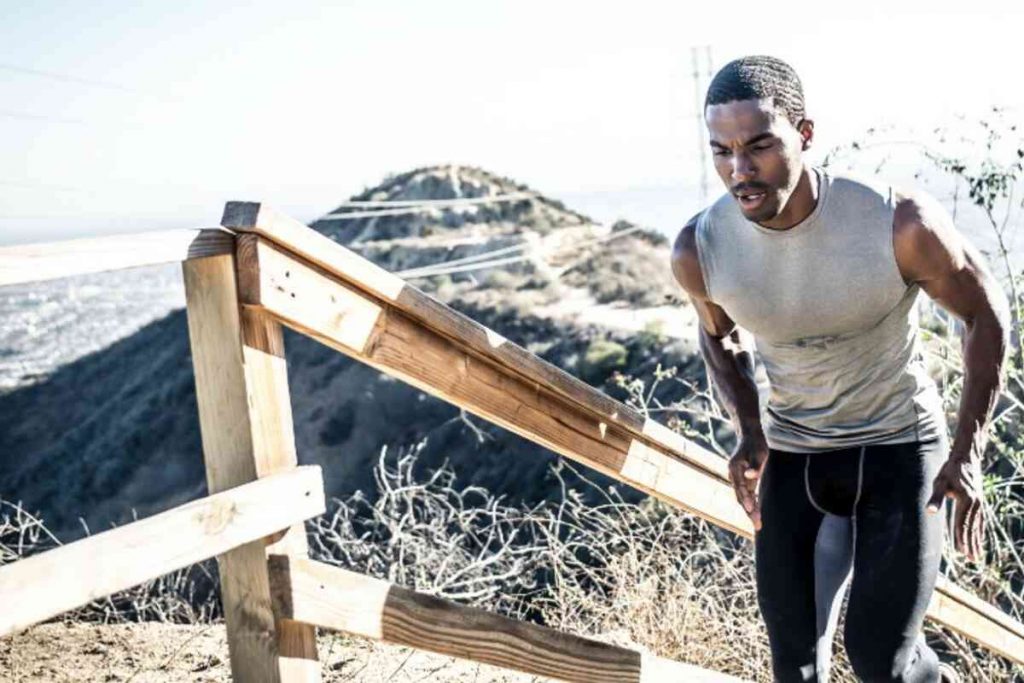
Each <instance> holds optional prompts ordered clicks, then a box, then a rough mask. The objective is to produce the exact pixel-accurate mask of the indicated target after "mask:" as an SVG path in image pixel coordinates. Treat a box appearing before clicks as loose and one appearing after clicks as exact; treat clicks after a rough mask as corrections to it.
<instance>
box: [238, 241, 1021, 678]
mask: <svg viewBox="0 0 1024 683" xmlns="http://www.w3.org/2000/svg"><path fill="white" fill-rule="evenodd" d="M239 242H240V244H241V243H247V244H248V246H247V247H246V248H245V258H244V259H243V260H240V262H239V270H240V279H241V281H242V283H243V287H242V291H241V293H240V296H241V300H242V301H243V303H244V304H246V305H247V306H251V307H254V308H258V309H259V310H264V311H267V312H268V313H270V314H272V315H274V316H275V317H277V318H278V319H280V320H281V321H282V322H284V323H285V324H287V325H289V326H290V327H293V328H294V329H296V330H298V331H299V332H303V333H305V334H307V335H309V336H312V337H313V338H315V339H318V340H319V341H321V342H323V343H324V344H327V345H328V346H331V347H332V348H335V349H337V350H339V351H341V352H343V353H345V354H347V355H350V356H352V357H354V358H356V359H358V360H360V361H362V362H364V363H366V364H368V365H370V366H372V367H375V368H377V369H379V370H381V371H382V372H386V373H388V374H391V375H393V376H396V377H399V378H400V379H403V380H404V381H406V382H408V383H410V384H412V385H414V386H417V387H419V388H421V389H423V390H424V391H427V392H429V393H431V394H433V395H435V396H438V397H440V398H443V399H445V400H447V401H449V402H451V403H454V404H456V405H459V406H461V407H463V408H466V409H467V410H470V411H471V412H473V413H475V414H477V415H479V416H481V417H483V418H485V419H487V420H490V421H491V422H494V423H495V424H499V425H501V426H503V427H505V428H507V429H509V430H511V431H513V432H515V433H517V434H520V435H522V436H524V437H525V438H528V439H530V440H532V441H534V442H536V443H539V444H541V445H543V446H545V447H547V448H550V449H552V450H554V451H556V452H558V453H561V454H563V455H565V456H567V457H569V458H572V459H574V460H577V461H579V462H582V463H584V464H586V465H588V466H590V467H593V468H595V469H597V470H599V471H601V472H604V473H605V474H608V475H610V476H612V477H615V478H617V479H619V480H620V481H624V482H626V483H628V484H630V485H632V486H634V487H636V488H638V489H640V490H642V491H645V492H647V493H650V494H651V495H654V496H656V497H658V498H660V499H662V500H664V501H666V502H668V503H670V504H672V505H674V506H676V507H680V508H683V509H685V510H688V511H690V512H693V513H694V514H697V515H699V516H701V517H703V518H704V519H707V520H708V521H710V522H712V523H714V524H717V525H718V526H721V527H723V528H725V529H729V530H730V531H734V532H736V533H738V534H741V535H743V536H745V537H747V538H753V529H752V527H751V525H750V521H749V519H748V518H747V516H746V514H745V513H744V512H743V510H742V509H741V508H740V506H739V504H738V503H736V501H735V495H734V493H733V490H732V487H731V485H730V484H729V483H728V482H727V479H723V478H722V477H721V476H718V475H716V474H712V473H710V472H709V471H708V469H707V468H703V467H700V466H699V462H695V461H694V459H693V458H686V459H683V458H682V457H681V455H680V451H681V450H682V449H683V448H686V447H687V444H688V442H687V441H686V440H685V439H683V437H681V436H679V435H675V434H674V433H672V432H670V430H668V429H666V428H664V427H661V426H658V427H653V426H652V424H653V423H648V424H645V425H644V426H643V428H642V429H641V432H642V433H643V434H644V435H645V436H646V437H647V438H646V439H643V438H639V437H638V436H637V430H636V429H629V428H626V427H625V426H624V425H623V424H622V423H620V422H605V421H604V418H605V417H606V416H607V411H606V410H605V411H599V410H597V409H596V408H588V407H587V406H584V405H583V404H581V403H578V402H573V401H571V400H568V399H567V397H566V396H565V394H564V393H561V392H557V391H554V390H553V389H552V388H551V386H550V385H549V384H548V383H547V382H545V381H541V380H540V379H535V380H532V381H531V380H529V379H526V378H524V377H523V376H522V374H521V373H519V372H516V371H512V370H510V369H509V368H506V367H504V366H502V365H501V364H500V363H498V362H496V361H494V360H493V359H492V360H488V359H484V358H482V357H481V356H480V355H479V354H477V353H476V352H475V351H473V350H471V349H468V348H467V347H465V346H463V345H461V344H460V343H459V342H458V340H456V339H454V338H453V337H451V336H448V335H442V334H440V333H438V332H437V331H435V330H434V329H432V328H431V327H430V326H429V325H428V324H426V323H424V322H423V321H422V320H420V319H416V318H413V317H412V316H410V315H408V314H406V312H405V311H402V310H399V308H398V307H397V306H396V305H395V304H394V302H393V301H392V302H388V301H385V300H384V299H380V298H376V297H373V296H372V295H370V294H369V293H368V292H367V291H366V290H365V289H363V290H360V289H357V288H355V287H353V286H351V285H350V284H349V283H348V282H344V281H343V280H342V278H340V277H339V276H338V275H337V274H336V273H334V272H330V271H328V270H326V269H324V268H322V267H319V266H317V265H315V264H312V263H309V262H308V261H306V260H305V259H304V258H302V257H299V256H297V255H295V254H293V253H291V252H289V251H287V250H285V249H283V248H280V247H278V246H276V245H274V244H272V243H270V242H269V241H267V240H265V239H263V238H261V237H258V236H256V235H240V236H239ZM438 305H440V304H438ZM485 329H486V328H485ZM537 362H538V363H543V361H540V360H539V359H538V360H537ZM595 391H596V390H595ZM606 398H608V400H609V401H612V399H611V398H609V397H606ZM613 402H614V401H613ZM619 405H621V404H619ZM623 408H625V406H623ZM672 444H676V446H673V445H672ZM712 457H713V456H712ZM936 590H937V591H938V593H939V594H940V597H939V598H936V599H935V600H933V603H932V606H931V607H930V608H929V612H928V615H929V616H930V617H931V618H933V619H935V620H936V621H938V622H939V623H942V624H944V625H946V626H949V627H950V628H953V629H955V630H959V631H961V632H963V633H964V635H966V636H968V637H970V638H972V639H974V640H975V641H976V642H978V643H980V644H982V645H985V646H988V647H991V648H992V649H994V650H996V651H998V652H1000V653H1002V654H1004V655H1005V656H1007V657H1009V658H1010V659H1013V660H1015V661H1018V662H1021V663H1024V647H1021V645H1022V644H1024V641H1021V640H1020V638H1021V634H1024V626H1022V625H1021V624H1020V623H1019V622H1017V621H1016V620H1014V619H1012V618H1010V617H1009V616H1007V615H1005V614H1003V613H1001V612H1000V611H999V610H997V609H996V608H994V607H992V606H991V605H988V604H987V603H985V602H983V601H981V600H979V599H978V598H977V597H975V596H972V595H970V594H967V593H966V592H963V591H960V592H958V593H956V594H954V593H952V592H950V589H949V586H948V584H944V583H940V584H939V586H938V587H937V589H936ZM997 615H1002V616H997Z"/></svg>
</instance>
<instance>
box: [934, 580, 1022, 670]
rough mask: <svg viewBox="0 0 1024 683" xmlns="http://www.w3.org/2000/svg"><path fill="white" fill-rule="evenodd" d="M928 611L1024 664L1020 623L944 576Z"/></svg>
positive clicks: (969, 635)
mask: <svg viewBox="0 0 1024 683" xmlns="http://www.w3.org/2000/svg"><path fill="white" fill-rule="evenodd" d="M927 614H928V616H929V617H931V618H932V619H934V620H935V621H937V622H939V623H940V624H942V625H944V626H946V627H948V628H950V629H952V630H953V631H956V632H957V633H959V634H961V635H963V636H965V637H967V638H970V639H972V640H974V641H976V642H979V643H982V644H983V645H985V646H986V647H988V648H990V649H992V650H994V651H995V652H997V653H999V654H1001V655H1002V656H1004V657H1006V658H1007V659H1011V660H1013V661H1016V662H1017V663H1019V664H1024V635H1022V633H1021V625H1020V623H1018V622H1016V621H1014V620H1013V619H1012V618H1010V617H1009V616H1008V615H1007V614H1006V613H1004V612H1002V611H1000V610H998V609H996V608H995V607H993V606H992V605H989V604H988V603H985V602H982V601H980V600H979V599H978V598H977V597H975V596H974V595H972V594H970V593H968V592H967V591H965V590H964V589H963V588H960V587H959V586H957V585H956V584H954V583H952V582H950V581H948V580H947V579H945V578H943V577H939V581H938V583H937V585H936V587H935V592H934V593H932V598H931V602H929V604H928V612H927Z"/></svg>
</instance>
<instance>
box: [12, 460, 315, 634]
mask: <svg viewBox="0 0 1024 683" xmlns="http://www.w3.org/2000/svg"><path fill="white" fill-rule="evenodd" d="M268 500H276V501H287V505H268V504H267V501H268ZM323 512H324V491H323V477H322V476H321V474H320V468H319V467H318V466H307V467H300V468H298V469H294V470H292V471H290V472H282V473H280V474H276V475H273V476H270V477H267V478H265V479H260V480H259V481H255V482H252V483H250V484H245V485H243V486H239V487H237V488H233V489H228V490H227V491H223V492H221V493H216V494H214V495H212V496H208V497H206V498H201V499H199V500H196V501H192V502H191V503H186V504H184V505H181V506H179V507H176V508H173V509H171V510H167V511H165V512H160V513H158V514H155V515H153V516H151V517H147V518H145V519H142V520H139V521H137V522H132V523H131V524H126V525H125V526H122V527H117V528H116V529H111V530H110V531H104V532H102V533H99V534H96V535H95V536H90V537H88V538H85V539H82V540H80V541H76V542H74V543H70V544H68V545H65V546H61V547H59V548H55V549H53V550H48V551H46V552H44V553H40V554H38V555H33V556H31V557H28V558H25V559H24V560H18V561H16V562H12V563H10V564H7V565H4V566H3V567H0V605H3V608H2V609H0V636H5V635H7V634H9V633H13V632H16V631H19V630H21V629H24V628H27V627H29V626H31V625H33V624H36V623H39V622H40V621H43V620H45V619H49V618H50V617H53V616H55V615H57V614H60V613H61V612H66V611H67V610H70V609H74V608H75V607H78V606H80V605H84V604H86V603H88V602H89V601H91V600H95V599H97V598H102V597H105V596H107V595H110V594H112V593H116V592H117V591H120V590H124V589H126V588H130V587H132V586H135V585H138V584H140V583H144V582H146V581H149V580H150V579H155V578H157V577H159V576H162V575H164V574H167V573H168V572H172V571H174V570H176V569H181V568H182V567H187V566H189V565H190V564H195V563H196V562H200V561H202V560H205V559H207V558H209V557H213V556H214V555H219V554H221V553H224V552H227V551H228V550H231V549H232V548H237V547H239V546H242V545H245V544H248V543H251V542H254V541H259V539H261V538H264V537H266V536H270V535H272V534H274V533H275V532H278V531H281V530H283V529H287V528H288V527H289V526H291V525H292V524H295V523H296V522H302V521H304V520H306V519H309V518H310V517H316V516H317V515H319V514H322V513H323Z"/></svg>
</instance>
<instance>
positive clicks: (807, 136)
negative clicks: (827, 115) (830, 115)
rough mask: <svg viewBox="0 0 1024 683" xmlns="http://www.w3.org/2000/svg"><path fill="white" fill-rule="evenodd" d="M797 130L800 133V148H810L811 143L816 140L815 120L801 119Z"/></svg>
mask: <svg viewBox="0 0 1024 683" xmlns="http://www.w3.org/2000/svg"><path fill="white" fill-rule="evenodd" d="M796 130H797V132H798V133H800V143H801V144H800V149H802V150H808V149H810V148H811V143H812V142H814V121H812V120H811V119H801V120H800V123H798V124H797V125H796Z"/></svg>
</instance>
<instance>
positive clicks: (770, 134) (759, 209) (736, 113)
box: [704, 100, 813, 223]
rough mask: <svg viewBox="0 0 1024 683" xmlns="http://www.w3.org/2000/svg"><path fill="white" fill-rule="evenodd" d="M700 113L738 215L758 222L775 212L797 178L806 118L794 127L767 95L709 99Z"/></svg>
mask: <svg viewBox="0 0 1024 683" xmlns="http://www.w3.org/2000/svg"><path fill="white" fill-rule="evenodd" d="M704 114H705V120H706V121H707V124H708V131H709V132H710V136H711V140H710V142H711V151H712V155H713V158H714V162H715V170H716V171H718V175H719V177H720V178H721V179H722V182H724V183H725V187H726V189H728V190H729V192H730V193H731V194H732V196H733V197H734V198H735V199H736V201H737V202H738V203H739V205H740V210H741V211H742V212H743V215H744V216H745V217H746V218H747V220H750V221H754V222H757V223H767V222H769V221H771V220H772V219H773V218H776V217H777V216H778V215H779V214H780V213H782V211H783V209H785V208H786V204H787V202H788V201H789V198H790V196H791V195H792V194H793V190H795V189H796V185H797V182H798V181H799V180H800V170H801V168H802V162H801V154H802V152H803V150H804V149H806V147H807V146H808V145H809V144H810V140H811V136H812V135H813V128H812V127H811V124H810V122H809V121H804V122H802V123H801V130H797V128H796V127H795V126H794V125H793V124H792V123H791V122H790V121H789V119H788V118H786V116H785V114H784V113H782V112H780V111H778V110H776V109H775V106H774V105H773V104H772V102H771V100H740V101H736V102H728V103H726V104H713V105H711V106H709V107H708V108H707V110H706V111H705V112H704Z"/></svg>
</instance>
